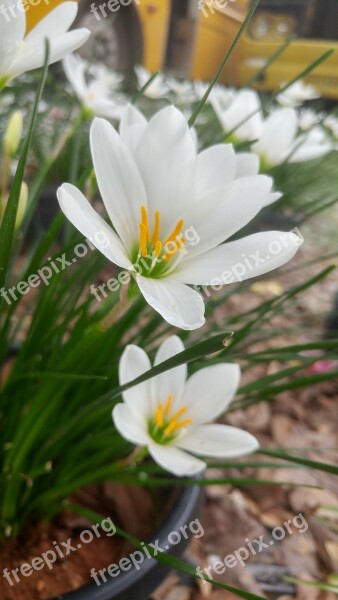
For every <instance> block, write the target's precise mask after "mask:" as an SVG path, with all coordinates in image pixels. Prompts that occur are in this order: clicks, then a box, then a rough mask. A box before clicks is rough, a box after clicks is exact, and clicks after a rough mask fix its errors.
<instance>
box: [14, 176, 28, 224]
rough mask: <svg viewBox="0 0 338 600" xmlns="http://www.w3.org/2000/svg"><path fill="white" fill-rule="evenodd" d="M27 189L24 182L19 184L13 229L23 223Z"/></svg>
mask: <svg viewBox="0 0 338 600" xmlns="http://www.w3.org/2000/svg"><path fill="white" fill-rule="evenodd" d="M27 201H28V187H27V183H25V182H24V181H23V182H22V184H21V190H20V198H19V204H18V212H17V214H16V221H15V229H18V228H19V227H20V225H21V223H22V221H23V218H24V216H25V212H26V209H27Z"/></svg>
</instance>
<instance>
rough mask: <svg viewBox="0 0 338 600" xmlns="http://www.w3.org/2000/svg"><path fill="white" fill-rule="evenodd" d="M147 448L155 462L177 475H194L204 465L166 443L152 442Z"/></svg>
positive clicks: (204, 465)
mask: <svg viewBox="0 0 338 600" xmlns="http://www.w3.org/2000/svg"><path fill="white" fill-rule="evenodd" d="M148 449H149V452H150V454H151V456H152V457H153V459H154V461H155V462H157V463H158V464H159V465H160V466H161V467H162V468H163V469H165V470H166V471H169V472H170V473H173V474H174V475H176V476H177V477H184V476H192V475H196V474H197V473H200V472H201V471H203V470H204V469H205V467H206V464H205V463H204V462H203V461H201V460H199V459H198V458H195V457H194V456H190V455H189V454H187V453H186V452H183V451H182V450H180V449H179V448H175V447H174V446H169V445H168V444H167V445H164V446H161V445H160V444H155V443H152V444H149V446H148Z"/></svg>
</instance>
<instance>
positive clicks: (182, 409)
mask: <svg viewBox="0 0 338 600" xmlns="http://www.w3.org/2000/svg"><path fill="white" fill-rule="evenodd" d="M187 410H188V408H187V407H186V406H183V407H182V408H180V410H178V411H177V413H175V414H174V415H173V416H172V417H171V419H170V421H178V419H179V418H180V417H181V416H182V415H184V413H186V412H187Z"/></svg>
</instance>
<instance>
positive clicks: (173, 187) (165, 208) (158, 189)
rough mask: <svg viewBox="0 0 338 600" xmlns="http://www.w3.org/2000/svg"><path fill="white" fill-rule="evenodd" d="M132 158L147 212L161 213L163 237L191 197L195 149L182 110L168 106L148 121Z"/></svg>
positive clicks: (190, 200) (180, 215) (168, 232)
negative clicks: (140, 177) (141, 184)
mask: <svg viewBox="0 0 338 600" xmlns="http://www.w3.org/2000/svg"><path fill="white" fill-rule="evenodd" d="M135 160H136V162H137V165H138V167H139V170H140V172H141V175H142V179H143V182H144V185H145V188H146V192H147V197H148V208H149V210H150V213H152V214H153V213H155V211H160V213H161V235H162V237H167V236H168V235H169V234H170V232H171V231H172V229H173V227H175V225H176V223H177V221H178V220H179V219H180V218H181V217H182V212H183V210H184V207H186V206H187V205H188V204H189V203H191V202H192V201H193V183H194V169H195V160H196V150H195V146H194V143H193V140H192V137H191V134H190V130H189V126H188V123H187V121H186V119H185V117H184V116H183V114H182V113H181V112H180V111H179V110H177V109H176V108H174V107H173V106H170V107H168V108H164V109H163V110H160V111H159V112H158V113H157V114H156V115H155V116H154V117H153V118H152V119H151V120H150V121H149V123H148V125H147V127H146V129H145V131H144V133H143V135H142V136H141V139H140V141H139V143H138V145H137V149H136V153H135Z"/></svg>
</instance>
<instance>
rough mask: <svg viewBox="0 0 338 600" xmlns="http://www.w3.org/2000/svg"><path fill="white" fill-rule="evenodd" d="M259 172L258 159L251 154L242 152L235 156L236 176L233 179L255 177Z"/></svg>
mask: <svg viewBox="0 0 338 600" xmlns="http://www.w3.org/2000/svg"><path fill="white" fill-rule="evenodd" d="M258 172H259V157H258V156H257V155H256V154H253V153H252V152H243V153H241V154H236V175H235V178H236V179H239V178H240V177H248V176H249V175H257V174H258Z"/></svg>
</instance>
